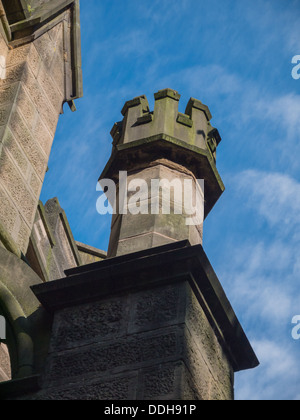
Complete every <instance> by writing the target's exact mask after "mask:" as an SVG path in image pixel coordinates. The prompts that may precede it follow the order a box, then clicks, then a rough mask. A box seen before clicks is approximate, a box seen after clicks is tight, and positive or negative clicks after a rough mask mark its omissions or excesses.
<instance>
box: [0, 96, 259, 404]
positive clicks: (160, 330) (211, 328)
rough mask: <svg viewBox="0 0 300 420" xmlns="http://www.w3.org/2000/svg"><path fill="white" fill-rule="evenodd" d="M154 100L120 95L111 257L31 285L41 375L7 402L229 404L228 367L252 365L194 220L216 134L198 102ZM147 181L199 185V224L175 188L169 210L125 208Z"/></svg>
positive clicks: (216, 182) (216, 187)
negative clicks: (41, 322)
mask: <svg viewBox="0 0 300 420" xmlns="http://www.w3.org/2000/svg"><path fill="white" fill-rule="evenodd" d="M155 99H156V100H155V108H154V112H153V113H151V112H150V111H149V106H148V103H147V100H146V98H145V97H143V96H142V97H139V98H136V99H134V100H133V101H129V102H127V103H126V104H125V107H124V108H123V115H124V120H123V121H122V122H120V123H117V124H116V125H115V126H114V128H113V131H112V135H113V139H114V141H113V152H112V156H111V159H110V161H109V163H108V165H107V166H106V168H105V170H104V172H103V174H102V176H101V179H102V182H103V184H105V182H107V185H111V184H113V185H114V183H112V182H111V181H112V180H115V181H116V182H117V183H119V186H118V190H117V191H118V193H117V195H118V198H119V199H120V197H122V196H124V197H123V198H126V199H129V200H128V202H127V201H126V200H124V201H126V205H124V206H123V205H122V206H120V205H119V208H118V209H117V206H115V208H116V210H117V212H116V213H117V214H115V215H114V218H113V222H112V234H111V242H110V250H109V253H110V255H109V256H110V258H108V259H106V260H104V261H100V262H96V263H94V264H89V265H86V266H82V267H76V268H73V269H70V270H66V271H65V274H66V276H67V277H66V278H64V279H61V280H57V281H51V282H46V283H42V284H38V285H34V286H32V290H33V292H34V294H35V296H36V298H37V299H38V300H39V301H40V303H41V304H42V306H43V308H44V309H45V310H46V311H47V313H48V314H49V315H50V316H51V317H52V319H53V324H52V329H51V331H52V333H51V343H50V346H49V351H48V357H47V358H46V360H45V363H44V366H45V368H44V370H43V371H40V372H39V373H40V375H39V376H34V377H31V378H24V379H22V380H21V381H19V382H18V383H17V384H14V383H12V384H8V385H5V386H3V387H2V388H1V386H0V392H1V391H2V392H4V393H5V395H6V396H8V397H11V389H12V387H13V386H14V385H15V386H16V385H17V390H15V392H16V398H21V399H33V400H36V399H58V400H66V399H76V400H77V399H100V400H107V399H109V400H231V399H233V398H234V373H235V372H237V371H240V370H245V369H251V368H254V367H256V366H257V364H258V360H257V358H256V356H255V354H254V352H253V349H252V347H251V345H250V343H249V341H248V339H247V337H246V335H245V333H244V331H243V329H242V327H241V325H240V323H239V321H238V319H237V317H236V315H235V313H234V311H233V309H232V307H231V305H230V303H229V301H228V299H227V298H226V295H225V293H224V291H223V289H222V286H221V284H220V282H219V280H218V278H217V276H216V274H215V273H214V270H213V268H212V266H211V265H210V262H209V261H208V258H207V256H206V255H205V253H204V251H203V248H202V245H201V242H202V224H203V220H204V218H205V217H206V216H207V214H208V213H209V211H210V210H211V209H212V207H213V206H214V204H215V203H216V201H217V200H218V198H219V197H220V195H221V194H222V192H223V190H224V186H223V184H222V181H221V179H220V177H219V175H218V172H217V170H216V166H215V156H216V147H217V144H218V143H219V142H220V136H219V134H218V132H217V130H215V129H213V128H212V127H211V125H210V122H209V121H210V119H211V115H210V112H209V110H208V108H207V107H206V106H205V105H203V104H201V102H199V101H196V100H194V99H191V100H190V101H189V104H188V106H187V110H186V114H180V113H178V100H179V95H178V93H177V92H175V91H172V90H170V89H167V90H164V91H161V92H158V93H157V94H156V95H155ZM120 171H121V175H120ZM124 171H126V173H127V175H126V177H127V178H126V184H128V185H127V187H128V188H127V189H126V190H125V193H124V192H122V188H123V186H124V185H122V184H124V179H123V178H122V177H123V175H122V172H124ZM153 178H156V179H157V180H158V181H165V183H164V184H163V188H162V191H161V192H159V193H158V195H157V196H158V197H159V198H162V199H163V198H164V196H165V194H166V191H165V190H166V187H165V185H166V181H174V179H178V180H179V181H185V180H188V181H190V183H189V185H190V186H191V187H190V189H188V192H189V193H190V195H193V194H194V195H196V193H197V191H198V189H199V188H200V193H199V194H198V196H199V197H200V199H199V200H198V201H197V200H196V212H198V216H199V214H200V215H202V219H201V220H197V223H198V224H192V223H191V224H187V223H186V221H187V220H188V219H189V218H190V219H193V216H192V217H191V215H190V214H186V213H188V212H187V211H186V212H184V211H183V210H186V209H185V208H184V209H183V208H182V207H184V206H183V205H182V200H180V196H179V194H178V195H177V196H176V194H174V197H176V199H175V198H174V199H173V202H172V203H171V204H172V206H170V207H172V209H171V210H173V211H169V212H164V211H161V212H154V213H151V212H146V211H135V212H133V211H132V210H133V207H134V205H135V204H136V202H138V204H139V205H138V206H137V207H136V208H135V210H137V209H138V210H142V209H143V210H145V209H147V207H150V209H151V210H153V207H152V205H153V203H154V204H157V200H156V199H157V196H153V194H149V191H150V189H149V188H148V187H149V186H151V184H152V180H153ZM105 179H106V180H107V181H105ZM201 179H202V180H204V183H205V196H204V195H203V189H201V185H200V184H199V181H198V180H201ZM108 181H110V182H108ZM178 185H179V184H178ZM183 185H184V182H183ZM136 186H138V188H137V190H139V191H134V188H135V187H136ZM115 189H116V188H115ZM127 190H128V191H129V193H128V196H127ZM151 192H152V191H151ZM175 192H177V190H176V191H175ZM201 192H202V195H201ZM106 193H107V195H108V196H111V194H110V192H109V191H106ZM132 193H134V194H132ZM192 193H193V194H192ZM181 195H182V194H181ZM103 197H104V198H105V196H103ZM137 197H138V199H137ZM112 201H113V200H112ZM119 201H120V200H119ZM121 201H122V200H121ZM179 202H180V203H179ZM112 204H113V206H114V203H112ZM123 204H124V203H123ZM169 204H170V203H169ZM154 207H155V206H154ZM162 207H164V206H163V205H162ZM148 210H149V209H148ZM162 210H164V208H162ZM56 214H57V211H55V212H54V214H53V218H54V222H55V220H57V217H54V216H55V215H56ZM99 217H100V216H99ZM49 222H50V224H51V222H52V216H51V218H50V219H49ZM55 223H56V222H55ZM52 224H53V222H52ZM191 245H193V246H191ZM0 257H1V253H0Z"/></svg>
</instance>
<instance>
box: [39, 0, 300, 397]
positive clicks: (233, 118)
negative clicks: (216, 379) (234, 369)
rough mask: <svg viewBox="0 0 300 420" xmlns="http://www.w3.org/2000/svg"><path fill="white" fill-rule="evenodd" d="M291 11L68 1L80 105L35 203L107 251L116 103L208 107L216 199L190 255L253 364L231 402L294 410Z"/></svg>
mask: <svg viewBox="0 0 300 420" xmlns="http://www.w3.org/2000/svg"><path fill="white" fill-rule="evenodd" d="M299 18H300V1H299V0H272V1H268V0H253V1H251V2H249V0H224V1H220V0H210V1H209V2H208V1H204V0H159V1H158V0H153V1H151V2H146V1H143V0H125V1H124V0H82V1H81V26H82V55H83V57H82V58H83V75H84V98H83V99H80V100H78V101H77V103H76V105H77V109H78V111H77V112H76V113H75V114H72V113H71V112H70V111H69V110H68V109H67V108H65V114H64V115H63V116H62V117H61V118H60V121H59V125H58V130H57V134H56V138H55V141H54V145H53V149H52V154H51V158H50V162H49V172H48V173H47V175H46V180H45V184H44V188H43V191H42V200H43V201H44V202H45V201H47V199H49V198H52V197H54V196H57V197H58V198H59V200H60V203H61V205H62V207H63V208H64V209H65V211H66V213H67V216H68V219H69V222H70V225H71V228H72V230H73V233H74V236H75V238H76V239H77V240H79V241H81V242H85V243H87V244H90V245H93V246H96V247H98V248H101V249H105V250H106V249H107V245H108V239H109V234H110V219H109V217H104V216H100V215H98V214H97V212H96V200H97V198H98V195H97V194H99V193H97V192H96V182H97V179H98V177H99V175H100V173H101V172H102V169H103V168H104V165H105V164H106V162H107V160H108V158H109V156H110V152H111V137H110V134H109V133H110V130H111V128H112V126H113V124H114V123H115V122H116V121H119V120H120V119H121V118H122V116H121V113H120V111H121V109H122V107H123V105H124V102H125V101H127V100H129V99H132V98H134V97H136V96H139V95H142V94H145V95H146V96H147V98H148V100H149V103H150V107H151V108H152V109H153V103H154V100H153V94H154V93H155V92H157V91H158V90H160V89H164V88H166V87H169V88H172V89H175V90H177V91H178V92H179V93H180V94H181V95H182V97H181V101H180V111H181V112H184V109H185V106H186V104H187V101H188V100H189V98H190V97H195V98H197V99H200V100H201V101H202V102H204V103H205V104H207V105H208V106H209V107H210V110H211V112H212V114H213V120H212V124H213V125H214V126H216V127H217V128H218V129H219V131H220V133H221V135H222V138H223V141H222V143H221V144H220V146H219V149H218V160H217V167H218V170H219V172H220V174H221V176H222V178H223V181H224V183H225V186H226V192H225V193H224V195H223V196H222V197H221V199H220V200H219V202H218V203H217V205H216V207H215V208H214V210H213V211H212V212H211V214H210V215H209V217H208V218H207V220H206V222H205V225H204V249H205V251H206V253H207V255H208V257H209V259H210V261H211V263H212V265H213V267H214V268H215V271H216V273H217V274H218V277H219V279H220V281H221V283H222V285H223V287H224V289H225V291H226V293H227V295H228V298H229V300H230V301H231V303H232V305H233V308H234V309H235V311H236V313H237V315H238V317H239V319H240V321H241V323H242V325H243V327H244V329H245V331H246V333H247V335H248V337H249V339H250V341H251V343H252V345H253V347H254V349H255V351H256V353H257V355H258V358H259V359H260V362H261V366H260V367H259V368H258V369H255V370H253V371H249V372H242V373H239V374H238V375H237V376H236V398H237V399H268V400H270V399H274V400H278V399H288V400H300V368H299V356H300V341H294V340H293V339H292V337H291V330H292V324H291V320H292V318H293V317H294V316H295V315H300V287H299V285H300V278H299V273H300V159H299V156H300V141H299V140H300V80H294V79H293V78H292V77H291V71H292V67H293V65H292V64H291V61H292V58H293V56H295V55H299V54H300V25H299Z"/></svg>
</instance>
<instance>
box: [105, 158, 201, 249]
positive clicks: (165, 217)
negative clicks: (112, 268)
mask: <svg viewBox="0 0 300 420" xmlns="http://www.w3.org/2000/svg"><path fill="white" fill-rule="evenodd" d="M142 181H143V182H144V185H145V187H143V190H142V191H141V190H139V188H140V185H141V182H142ZM155 181H157V182H160V185H159V188H157V187H154V182H155ZM127 185H128V187H129V188H130V189H133V191H131V192H130V191H129V192H128V194H127V197H126V203H127V205H126V206H125V211H126V213H127V214H123V215H122V216H120V219H119V225H116V223H117V220H116V219H117V217H118V215H117V216H115V217H113V220H112V235H111V239H110V245H109V250H108V255H109V256H110V257H112V256H115V255H125V254H127V253H130V252H135V251H140V250H143V249H147V248H151V247H155V246H159V245H164V244H167V243H170V242H173V241H180V240H184V239H188V240H189V241H190V243H191V244H193V245H196V244H199V243H202V232H203V219H204V193H203V192H202V190H201V187H200V185H199V184H198V182H197V180H196V179H195V177H194V176H193V174H192V173H190V172H189V171H188V170H186V169H184V168H183V167H180V166H179V165H177V166H176V165H175V164H173V165H172V167H170V166H169V165H167V163H166V165H164V164H163V163H161V162H159V161H158V162H157V163H153V166H151V167H150V168H144V169H142V168H141V169H140V170H139V172H138V173H137V172H134V173H129V174H128V176H127ZM187 185H191V186H192V187H191V188H189V189H188V188H187V187H186V186H187ZM146 186H147V187H146ZM135 188H136V190H135ZM197 193H198V194H199V198H200V200H198V201H197V206H196V205H195V204H196V194H197ZM136 194H138V197H137V198H134V197H135V195H136ZM119 195H120V191H119V189H118V190H117V213H118V212H120V209H119V207H118V203H119V200H120V198H119ZM195 209H197V213H196V212H195ZM195 216H198V219H197V220H196V217H195ZM190 218H193V219H194V220H195V224H194V226H193V225H189V222H188V220H189V219H190Z"/></svg>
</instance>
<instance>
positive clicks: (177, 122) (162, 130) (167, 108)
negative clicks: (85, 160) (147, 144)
mask: <svg viewBox="0 0 300 420" xmlns="http://www.w3.org/2000/svg"><path fill="white" fill-rule="evenodd" d="M154 98H155V105H154V111H152V112H151V111H150V109H149V104H148V100H147V98H146V97H145V96H144V95H143V96H139V97H136V98H134V99H132V100H131V101H127V102H126V103H125V105H124V107H123V109H122V111H121V113H122V115H123V116H124V119H123V121H122V122H120V123H117V124H115V125H114V127H113V129H112V131H111V135H112V137H113V139H114V145H117V144H127V143H132V142H135V141H138V140H141V139H144V138H152V137H154V136H157V135H162V134H164V135H168V136H170V137H172V138H175V139H178V140H180V141H184V142H185V143H187V144H190V145H192V146H196V147H198V148H201V149H203V150H208V149H209V147H208V145H207V141H208V132H209V128H210V124H209V121H210V120H211V119H212V115H211V113H210V110H209V108H208V106H206V105H204V104H203V103H202V102H200V101H199V100H197V99H194V98H191V99H190V100H189V102H188V104H187V107H186V111H185V113H184V114H183V113H181V112H179V111H178V105H179V100H180V94H179V93H178V92H176V91H174V90H172V89H163V90H161V91H159V92H157V93H156V94H155V95H154ZM218 144H219V143H218Z"/></svg>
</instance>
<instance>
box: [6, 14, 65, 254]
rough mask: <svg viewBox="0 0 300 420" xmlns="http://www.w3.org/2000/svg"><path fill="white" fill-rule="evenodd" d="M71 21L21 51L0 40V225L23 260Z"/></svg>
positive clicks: (61, 86) (61, 93)
mask: <svg viewBox="0 0 300 420" xmlns="http://www.w3.org/2000/svg"><path fill="white" fill-rule="evenodd" d="M70 19H71V15H70V11H66V12H64V14H63V16H61V18H60V20H59V21H58V22H57V23H56V24H55V26H54V27H53V28H52V29H50V30H49V31H47V32H44V33H43V34H42V35H41V36H39V37H37V38H36V39H35V40H34V41H33V42H29V43H26V44H25V45H22V43H21V44H20V45H18V46H16V47H14V48H12V47H11V48H10V49H8V47H7V45H6V43H5V42H4V40H3V39H1V40H0V55H1V57H4V58H2V59H1V60H2V62H3V63H4V62H5V64H6V65H5V77H3V78H2V80H0V201H1V208H0V221H1V224H2V225H3V226H4V228H5V229H6V231H7V232H8V234H9V235H10V236H11V237H12V239H13V240H14V241H15V243H16V245H17V246H18V247H19V248H20V250H21V251H22V252H23V253H24V254H25V253H26V250H27V246H28V241H29V237H30V234H31V230H32V226H33V222H34V218H35V213H36V207H37V203H38V199H39V196H40V191H41V188H42V184H43V180H44V176H45V172H46V170H47V163H48V159H49V155H50V150H51V146H52V141H53V138H54V134H55V130H56V126H57V122H58V117H59V114H60V113H61V111H62V105H63V102H64V100H65V89H66V80H67V72H68V71H70V70H68V66H69V67H70V57H68V54H67V51H69V50H70V48H67V44H70V38H71V22H70ZM2 74H3V71H2Z"/></svg>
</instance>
